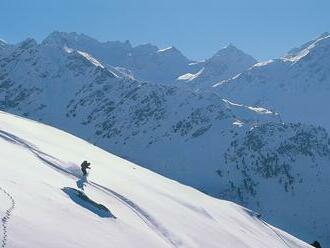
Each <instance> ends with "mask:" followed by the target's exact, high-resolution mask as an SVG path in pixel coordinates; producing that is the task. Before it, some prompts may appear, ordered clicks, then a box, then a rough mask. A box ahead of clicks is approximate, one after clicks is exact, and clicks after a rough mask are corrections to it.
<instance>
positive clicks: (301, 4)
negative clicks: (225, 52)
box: [0, 0, 330, 60]
mask: <svg viewBox="0 0 330 248" xmlns="http://www.w3.org/2000/svg"><path fill="white" fill-rule="evenodd" d="M54 30H59V31H76V32H79V33H85V34H87V35H90V36H92V37H94V38H97V39H99V40H101V41H105V40H130V41H131V42H132V44H134V45H136V44H141V43H147V42H151V43H154V44H155V45H158V46H159V47H167V46H170V45H174V46H176V47H177V48H178V49H180V50H181V51H182V52H183V53H184V54H185V55H187V56H188V57H190V58H193V59H202V58H205V57H209V56H210V55H212V54H213V53H214V52H216V51H217V50H218V49H219V48H221V47H223V46H225V45H226V44H228V43H233V44H234V45H236V46H237V47H239V48H241V49H243V50H244V51H246V52H248V53H250V54H251V55H253V56H255V57H256V58H258V59H260V60H264V59H269V58H273V57H277V56H279V55H281V54H283V53H285V52H286V51H288V50H289V49H291V48H292V47H295V46H297V45H300V44H302V43H303V42H305V41H308V40H310V39H312V38H314V37H315V36H317V35H318V34H320V33H323V32H325V31H330V0H228V1H224V0H204V1H197V0H0V37H1V38H3V39H5V40H7V41H8V42H12V43H14V42H17V41H20V40H23V39H25V38H27V37H33V38H36V39H37V40H38V41H40V40H42V39H43V38H44V37H45V36H47V34H49V33H50V32H52V31H54Z"/></svg>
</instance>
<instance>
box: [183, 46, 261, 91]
mask: <svg viewBox="0 0 330 248" xmlns="http://www.w3.org/2000/svg"><path fill="white" fill-rule="evenodd" d="M256 63H257V61H256V60H255V59H254V58H253V57H251V56H250V55H247V54H245V53H244V52H243V51H241V50H239V49H238V48H236V47H235V46H233V45H231V44H230V45H228V46H227V47H225V48H223V49H221V50H219V51H218V52H217V53H216V54H215V55H214V56H212V57H211V58H209V59H207V60H206V61H205V62H204V63H203V68H202V69H201V70H200V71H198V72H197V73H195V74H194V73H187V74H185V75H182V76H180V77H179V78H178V83H181V84H184V85H187V86H189V87H191V88H193V89H197V90H199V89H205V88H208V87H210V86H212V85H214V84H216V83H217V82H219V81H222V80H225V79H229V78H232V77H234V76H236V75H237V74H239V73H241V72H243V71H245V70H247V69H248V68H249V67H251V66H252V65H254V64H256Z"/></svg>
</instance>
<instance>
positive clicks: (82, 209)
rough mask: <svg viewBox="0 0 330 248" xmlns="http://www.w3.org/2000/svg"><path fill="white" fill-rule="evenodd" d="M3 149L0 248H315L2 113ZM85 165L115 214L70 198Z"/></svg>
mask: <svg viewBox="0 0 330 248" xmlns="http://www.w3.org/2000/svg"><path fill="white" fill-rule="evenodd" d="M0 146H1V150H0V155H1V158H2V161H3V162H4V163H2V165H1V173H0V215H1V217H2V226H1V234H0V238H1V240H2V242H3V245H2V247H6V248H10V247H15V248H20V247H45V248H51V247H54V248H58V247H61V248H65V247H79V248H84V247H88V248H90V247H100V248H101V247H123V248H124V247H143V248H145V247H244V248H246V247H251V248H252V247H253V248H258V247H260V248H265V247H271V248H273V247H278V248H280V247H286V248H287V247H292V248H293V247H310V246H309V245H307V244H306V243H304V242H302V241H300V240H298V239H296V238H294V237H293V236H291V235H289V234H287V233H285V232H283V231H281V230H279V229H277V228H274V227H272V226H270V225H269V224H267V223H265V222H263V221H262V220H261V219H259V218H258V217H257V215H256V214H255V213H253V212H251V211H249V210H248V209H245V208H243V207H240V206H239V205H236V204H234V203H232V202H228V201H223V200H218V199H214V198H212V197H209V196H207V195H205V194H203V193H201V192H198V191H197V190H194V189H192V188H190V187H187V186H184V185H181V184H179V183H177V182H175V181H172V180H169V179H166V178H164V177H162V176H160V175H158V174H155V173H153V172H150V171H149V170H147V169H144V168H142V167H140V166H138V165H136V164H133V163H130V162H128V161H126V160H124V159H121V158H119V157H116V156H114V155H112V154H110V153H107V152H105V151H103V150H101V149H99V148H97V147H95V146H93V145H91V144H89V143H87V142H86V141H84V140H81V139H78V138H76V137H74V136H72V135H70V134H67V133H65V132H63V131H60V130H57V129H55V128H52V127H49V126H46V125H44V124H40V123H37V122H34V121H30V120H27V119H24V118H21V117H17V116H13V115H10V114H7V113H4V112H0ZM83 159H88V160H89V161H90V162H91V163H92V171H91V173H90V175H89V177H88V181H86V182H84V183H85V188H84V192H85V194H86V195H87V196H88V198H90V199H92V200H93V201H95V202H97V203H99V204H102V205H104V206H105V207H107V208H109V209H110V211H111V215H108V216H103V217H102V216H99V215H97V214H95V212H93V211H91V207H86V206H87V205H88V203H86V202H84V201H83V200H81V201H79V200H77V199H75V200H74V197H73V196H72V195H71V197H70V195H68V194H67V193H68V192H70V190H71V192H72V191H74V189H77V184H78V185H79V182H81V180H82V177H81V172H80V170H79V164H80V162H81V161H82V160H83ZM3 217H5V218H3ZM4 233H5V235H6V236H4Z"/></svg>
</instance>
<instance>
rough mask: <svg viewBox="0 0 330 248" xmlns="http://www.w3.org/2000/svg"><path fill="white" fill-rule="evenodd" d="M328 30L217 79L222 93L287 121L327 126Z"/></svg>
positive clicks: (329, 122)
mask: <svg viewBox="0 0 330 248" xmlns="http://www.w3.org/2000/svg"><path fill="white" fill-rule="evenodd" d="M329 64H330V34H328V33H325V34H323V35H321V36H320V37H318V38H317V39H315V40H313V41H311V42H308V43H306V44H304V45H303V46H301V47H300V48H297V49H293V50H292V51H290V52H289V53H288V54H287V55H285V56H283V57H282V58H279V59H275V60H271V61H267V62H261V63H259V64H257V65H255V66H254V67H252V68H250V69H249V70H248V71H246V72H243V73H242V74H240V75H239V76H237V77H235V78H233V79H230V80H227V81H223V82H221V83H218V84H216V85H215V86H214V88H213V89H214V90H215V91H216V92H217V93H218V94H220V95H221V96H222V97H225V98H229V99H231V100H232V101H238V102H241V103H244V104H248V105H257V106H263V107H266V108H269V109H272V110H273V111H275V112H279V113H281V116H282V118H284V120H287V121H296V122H304V123H310V124H314V125H321V126H323V127H325V128H327V130H330V118H329V116H328V115H327V114H325V113H327V112H328V107H327V106H328V105H329V99H330V66H329Z"/></svg>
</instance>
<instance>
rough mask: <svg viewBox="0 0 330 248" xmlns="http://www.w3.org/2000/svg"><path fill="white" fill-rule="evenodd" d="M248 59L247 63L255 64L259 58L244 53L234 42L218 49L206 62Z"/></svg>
mask: <svg viewBox="0 0 330 248" xmlns="http://www.w3.org/2000/svg"><path fill="white" fill-rule="evenodd" d="M242 59H243V60H246V62H247V63H249V64H251V65H253V64H255V63H257V60H256V59H255V58H253V57H252V56H251V55H248V54H246V53H244V52H243V51H242V50H240V49H238V48H237V47H236V46H234V45H233V44H229V45H228V46H226V47H224V48H222V49H220V50H219V51H217V52H216V53H215V54H214V55H213V56H212V57H211V58H210V59H208V60H207V62H206V63H224V62H226V60H227V61H228V60H233V61H241V60H242Z"/></svg>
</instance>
